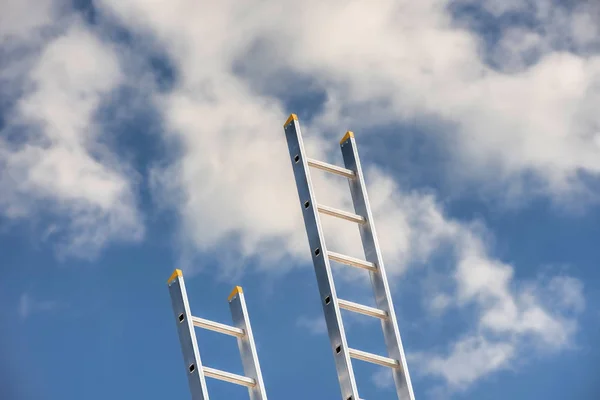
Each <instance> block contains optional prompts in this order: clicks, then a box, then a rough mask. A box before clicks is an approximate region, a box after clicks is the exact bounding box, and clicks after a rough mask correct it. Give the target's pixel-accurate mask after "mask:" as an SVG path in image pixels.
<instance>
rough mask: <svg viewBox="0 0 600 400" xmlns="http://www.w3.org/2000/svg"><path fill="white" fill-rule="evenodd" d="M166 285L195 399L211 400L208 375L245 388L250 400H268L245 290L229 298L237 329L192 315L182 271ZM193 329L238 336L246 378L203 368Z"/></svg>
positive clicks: (175, 273)
mask: <svg viewBox="0 0 600 400" xmlns="http://www.w3.org/2000/svg"><path fill="white" fill-rule="evenodd" d="M167 284H168V286H169V293H170V294H171V303H172V305H173V313H174V314H175V323H176V325H177V332H178V333H179V342H180V344H181V351H182V352H183V360H184V362H185V368H186V371H187V376H188V384H189V387H190V391H191V393H192V400H208V399H209V397H208V391H207V389H206V380H205V376H208V377H210V378H215V379H219V380H222V381H226V382H231V383H235V384H238V385H242V386H246V387H247V388H248V393H249V394H250V399H251V400H267V395H266V393H265V385H264V383H263V378H262V373H261V371H260V365H259V363H258V355H257V353H256V346H255V344H254V336H253V335H252V329H251V327H250V318H249V316H248V309H247V308H246V300H245V299H244V292H243V291H242V288H241V287H239V286H236V287H235V288H234V289H233V291H232V292H231V294H230V295H229V298H228V299H227V300H228V301H229V308H230V309H231V316H232V318H233V324H234V326H229V325H225V324H221V323H218V322H213V321H209V320H206V319H203V318H199V317H194V316H193V315H192V314H191V312H190V305H189V302H188V297H187V292H186V290H185V282H184V281H183V274H182V272H181V270H179V269H176V270H175V271H174V272H173V274H172V275H171V277H170V278H169V280H168V281H167ZM194 327H198V328H204V329H208V330H211V331H215V332H219V333H224V334H226V335H230V336H235V337H236V338H237V343H238V347H239V350H240V355H241V358H242V366H243V368H244V374H245V375H246V376H241V375H237V374H232V373H230V372H225V371H220V370H218V369H215V368H210V367H204V366H203V365H202V360H201V359H200V350H199V348H198V342H197V340H196V333H195V330H194Z"/></svg>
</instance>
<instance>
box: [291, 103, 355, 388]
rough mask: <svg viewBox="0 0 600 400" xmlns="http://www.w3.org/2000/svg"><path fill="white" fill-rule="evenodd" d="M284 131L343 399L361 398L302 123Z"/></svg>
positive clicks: (293, 120) (293, 122)
mask: <svg viewBox="0 0 600 400" xmlns="http://www.w3.org/2000/svg"><path fill="white" fill-rule="evenodd" d="M284 131H285V137H286V141H287V144H288V150H289V154H290V158H291V162H292V170H293V172H294V178H295V181H296V188H297V190H298V197H299V200H300V206H301V209H302V216H303V219H304V225H305V228H306V233H307V236H308V243H309V246H310V252H311V255H312V260H313V265H314V270H315V274H316V278H317V284H318V288H319V293H320V297H321V305H322V307H323V313H324V316H325V323H326V326H327V332H328V335H329V341H330V344H331V347H332V351H333V355H334V361H335V366H336V370H337V375H338V380H339V383H340V390H341V393H342V399H343V400H358V399H359V397H358V390H357V386H356V380H355V378H354V372H353V368H352V361H351V359H350V354H349V350H348V344H347V341H346V335H345V332H344V326H343V323H342V317H341V312H340V307H339V304H338V301H337V295H336V291H335V285H334V282H333V275H332V272H331V265H330V263H329V258H328V256H327V254H328V253H327V248H326V246H325V240H324V237H323V230H322V227H321V223H320V219H319V215H318V210H317V201H316V197H315V194H314V190H313V188H312V182H311V179H310V172H309V166H308V159H307V157H306V151H305V148H304V143H303V140H302V133H301V130H300V124H299V122H298V118H297V117H296V115H294V114H292V115H290V118H288V120H287V121H286V123H285V124H284Z"/></svg>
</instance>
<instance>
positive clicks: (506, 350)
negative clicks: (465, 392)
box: [415, 336, 516, 389]
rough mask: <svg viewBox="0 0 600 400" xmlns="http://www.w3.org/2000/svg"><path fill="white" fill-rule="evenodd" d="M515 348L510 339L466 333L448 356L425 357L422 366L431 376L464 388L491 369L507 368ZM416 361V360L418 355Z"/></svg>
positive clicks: (491, 370)
mask: <svg viewBox="0 0 600 400" xmlns="http://www.w3.org/2000/svg"><path fill="white" fill-rule="evenodd" d="M515 351H516V349H515V347H514V345H513V344H511V343H510V342H503V341H501V342H490V341H488V340H487V339H485V338H483V337H481V336H467V337H465V338H463V339H461V340H459V341H457V342H456V343H454V344H453V345H452V347H451V349H450V352H449V353H448V354H447V355H445V356H439V355H433V356H430V357H428V358H427V359H426V360H424V365H425V366H424V367H423V368H424V370H425V371H426V372H427V373H429V374H431V375H436V376H441V377H443V378H444V379H445V380H446V381H447V383H448V385H449V386H450V387H451V388H453V389H455V388H465V387H467V386H468V385H470V384H472V383H473V382H474V381H476V380H477V379H480V378H482V377H484V376H486V375H489V374H490V373H492V372H496V371H498V370H499V369H506V368H508V364H509V362H510V361H511V360H512V359H513V358H514V356H515ZM415 361H417V362H419V359H418V357H415ZM422 362H423V361H421V362H420V363H422Z"/></svg>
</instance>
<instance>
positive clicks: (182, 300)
mask: <svg viewBox="0 0 600 400" xmlns="http://www.w3.org/2000/svg"><path fill="white" fill-rule="evenodd" d="M167 284H168V286H169V293H170V295H171V304H172V306H173V314H174V317H175V324H176V325H177V332H178V334H179V343H180V345H181V352H182V354H183V361H184V363H185V368H186V372H187V376H188V385H189V387H190V392H191V394H192V400H209V397H208V390H207V388H206V378H205V377H204V367H203V366H202V360H201V358H200V350H199V348H198V342H197V340H196V332H195V331H194V324H193V321H192V314H191V312H190V305H189V302H188V297H187V292H186V289H185V282H184V280H183V275H182V274H181V271H179V270H176V271H175V272H174V273H173V275H171V277H170V278H169V280H168V282H167Z"/></svg>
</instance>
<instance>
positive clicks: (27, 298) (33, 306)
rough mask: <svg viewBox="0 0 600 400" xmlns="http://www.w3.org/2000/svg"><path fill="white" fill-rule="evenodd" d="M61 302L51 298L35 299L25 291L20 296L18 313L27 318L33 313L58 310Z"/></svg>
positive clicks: (22, 317)
mask: <svg viewBox="0 0 600 400" xmlns="http://www.w3.org/2000/svg"><path fill="white" fill-rule="evenodd" d="M59 306H60V304H59V303H58V302H56V301H51V300H35V299H34V298H33V297H32V296H31V295H30V294H29V293H27V292H25V293H23V294H22V295H21V297H20V298H19V305H18V309H17V311H18V314H19V317H21V319H23V320H24V319H27V318H29V317H30V316H31V315H32V314H35V313H40V312H41V313H44V312H49V311H54V310H56V309H57V308H58V307H59Z"/></svg>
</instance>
